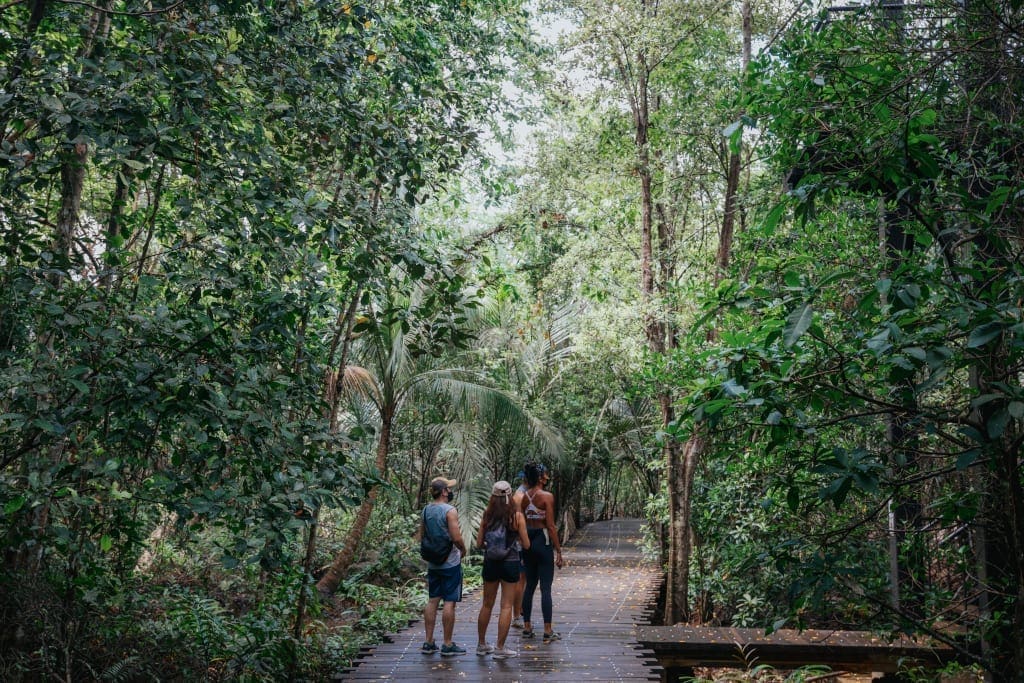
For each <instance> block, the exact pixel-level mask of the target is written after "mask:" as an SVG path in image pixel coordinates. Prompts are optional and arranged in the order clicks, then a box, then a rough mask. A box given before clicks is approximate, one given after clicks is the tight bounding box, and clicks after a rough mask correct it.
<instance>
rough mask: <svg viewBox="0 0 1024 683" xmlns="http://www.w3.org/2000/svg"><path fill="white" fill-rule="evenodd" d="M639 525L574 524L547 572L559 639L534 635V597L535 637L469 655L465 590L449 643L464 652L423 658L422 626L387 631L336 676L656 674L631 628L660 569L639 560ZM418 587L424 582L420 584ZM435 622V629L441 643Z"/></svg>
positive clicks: (470, 623) (491, 630) (470, 626)
mask: <svg viewBox="0 0 1024 683" xmlns="http://www.w3.org/2000/svg"><path fill="white" fill-rule="evenodd" d="M641 525H642V522H641V521H640V520H635V519H616V520H610V521H603V522H595V523H593V524H589V525H587V526H585V527H583V528H582V529H580V530H579V531H578V532H577V533H576V535H575V536H574V537H573V538H572V539H571V540H570V542H569V543H567V544H566V547H565V559H566V561H567V563H568V564H567V566H566V567H564V568H563V569H561V570H556V574H555V582H554V588H553V590H552V597H553V599H554V624H555V630H556V631H558V632H560V633H561V634H562V640H560V641H556V642H553V643H549V644H544V643H543V642H542V641H541V639H540V637H539V633H540V628H539V626H540V621H541V617H540V595H539V590H538V594H537V595H536V596H535V597H534V617H535V619H534V625H535V627H536V628H537V631H538V637H536V638H533V639H531V640H528V639H524V638H523V637H522V635H521V632H520V631H517V630H515V629H513V630H512V631H511V632H510V633H509V638H508V642H507V643H506V645H507V646H508V647H511V648H513V649H515V650H518V651H519V655H520V656H519V657H515V658H511V659H507V660H504V661H497V660H494V659H492V658H491V657H478V656H477V655H475V654H474V650H475V649H476V617H477V614H478V612H479V609H480V599H481V595H482V591H474V592H473V593H472V594H470V595H468V596H466V598H464V599H463V601H462V602H461V603H459V605H458V607H457V609H456V618H455V642H457V643H459V644H460V645H462V646H463V647H465V648H466V649H467V650H468V651H469V653H468V654H467V655H465V656H461V657H449V658H442V657H440V656H439V655H423V654H421V653H420V651H419V648H420V645H421V643H422V642H423V625H422V623H421V622H419V621H417V622H415V623H414V624H413V625H411V626H410V627H409V628H406V629H404V630H402V631H401V632H399V633H396V634H391V635H389V636H388V639H387V640H388V642H385V643H382V644H380V645H378V646H376V647H373V648H370V649H368V650H367V652H365V653H364V654H363V655H361V657H360V659H359V660H357V662H356V664H355V665H354V666H353V668H352V669H351V670H349V671H346V672H343V673H341V674H340V675H339V677H338V680H342V681H368V680H375V681H382V680H400V681H408V682H412V681H524V682H525V681H541V680H543V681H587V680H590V681H621V680H651V681H658V680H661V676H662V669H661V666H660V665H659V664H658V663H657V660H656V659H655V657H654V654H653V652H651V651H650V650H646V649H644V648H643V647H642V646H641V645H640V644H639V643H638V642H637V629H638V627H639V626H641V625H642V624H645V623H647V622H648V616H649V615H648V614H647V610H648V609H649V608H650V605H651V604H653V602H654V597H655V593H656V592H657V590H658V586H659V581H660V580H661V577H660V574H659V572H658V570H657V568H656V567H654V566H652V565H650V564H648V563H647V562H645V561H644V559H643V557H642V555H641V553H640V549H639V540H640V528H641ZM424 590H426V587H425V586H424ZM497 619H498V609H497V605H495V609H494V611H493V613H492V616H491V624H490V626H489V627H488V630H487V638H488V642H490V643H491V644H492V645H493V644H494V639H495V638H496V636H497V630H498V622H497ZM440 622H441V620H440V615H438V623H437V627H436V629H435V637H436V638H437V639H438V641H439V640H440V635H441V623H440Z"/></svg>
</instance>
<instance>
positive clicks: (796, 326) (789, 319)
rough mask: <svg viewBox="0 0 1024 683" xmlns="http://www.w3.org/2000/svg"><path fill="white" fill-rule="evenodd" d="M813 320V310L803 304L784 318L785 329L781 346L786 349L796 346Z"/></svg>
mask: <svg viewBox="0 0 1024 683" xmlns="http://www.w3.org/2000/svg"><path fill="white" fill-rule="evenodd" d="M813 320H814V309H813V308H812V307H811V305H810V304H803V305H802V306H800V307H798V308H796V309H794V310H793V312H791V313H790V314H789V315H788V316H786V327H785V330H784V332H783V344H785V346H786V347H787V348H790V347H792V346H793V345H794V344H796V342H797V340H799V339H800V337H801V336H803V334H804V332H806V331H807V330H808V328H810V326H811V322H812V321H813Z"/></svg>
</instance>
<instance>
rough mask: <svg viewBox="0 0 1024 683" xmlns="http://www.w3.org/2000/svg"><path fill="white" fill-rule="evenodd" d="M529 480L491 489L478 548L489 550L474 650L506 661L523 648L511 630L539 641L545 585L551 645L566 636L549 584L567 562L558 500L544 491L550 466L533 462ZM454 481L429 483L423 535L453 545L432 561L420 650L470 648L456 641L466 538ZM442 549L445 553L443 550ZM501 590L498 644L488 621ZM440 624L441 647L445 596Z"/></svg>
mask: <svg viewBox="0 0 1024 683" xmlns="http://www.w3.org/2000/svg"><path fill="white" fill-rule="evenodd" d="M521 474H522V479H523V483H522V484H521V485H520V486H519V488H518V489H516V490H515V491H513V489H512V485H511V484H510V483H509V482H507V481H498V482H495V483H494V486H493V487H492V488H491V497H490V500H489V501H488V503H487V509H486V510H485V511H484V515H483V519H482V520H481V522H480V530H479V531H478V532H477V537H476V546H477V547H478V548H483V549H484V564H483V571H482V575H483V581H484V585H483V602H482V604H481V606H480V614H479V615H478V616H477V646H476V653H477V654H478V655H481V656H485V655H491V656H492V657H493V658H494V659H507V658H509V657H515V656H517V655H518V654H519V653H518V652H516V651H515V650H513V649H510V648H509V647H508V646H507V644H506V640H507V638H508V634H509V630H510V629H511V628H518V629H522V637H523V638H534V637H536V636H535V633H534V628H533V621H532V617H533V596H534V593H535V592H536V590H537V586H540V595H541V599H540V605H541V614H542V615H543V617H544V631H543V634H542V636H541V638H542V639H543V641H544V642H545V643H550V642H552V641H555V640H558V639H559V638H561V636H560V635H559V634H558V633H557V632H555V630H554V629H553V628H552V620H551V619H552V602H551V583H552V581H553V580H554V576H555V567H559V568H561V567H562V546H561V543H560V541H559V539H558V532H557V530H556V528H555V497H554V495H553V494H552V493H551V492H550V491H547V490H545V487H546V486H547V485H548V482H549V481H550V480H551V475H550V473H549V472H548V470H547V468H546V467H544V465H542V464H539V463H533V462H531V463H527V464H526V466H525V467H524V468H523V472H522V473H521ZM457 483H458V482H457V481H455V480H454V479H446V478H444V477H437V478H436V479H434V480H433V481H431V482H430V496H431V498H432V499H433V500H432V501H431V502H430V503H429V504H428V505H427V506H426V507H425V508H424V509H423V515H422V528H421V530H420V531H421V534H422V535H424V536H429V537H433V538H436V537H445V536H447V538H449V539H451V542H452V549H451V552H450V553H449V554H448V557H447V559H446V560H445V561H444V562H441V563H434V562H429V561H428V563H427V595H428V600H427V606H426V607H425V608H424V610H423V626H424V628H425V629H426V640H425V641H423V647H422V648H421V650H420V651H421V652H423V654H427V655H429V654H434V653H435V652H440V654H441V656H443V657H452V656H457V655H464V654H466V649H465V648H464V647H460V646H459V645H457V644H456V643H455V642H454V641H453V640H452V634H453V632H454V630H455V604H456V603H457V602H459V601H460V600H461V599H462V558H463V557H465V556H466V543H465V541H464V539H463V537H462V532H461V530H460V529H459V514H458V512H457V511H456V509H455V507H454V506H452V504H451V503H452V500H453V499H454V497H455V492H454V487H455V486H456V484H457ZM442 552H443V551H442ZM499 587H500V588H501V606H500V610H501V611H500V612H499V615H498V637H497V640H496V641H495V645H494V646H492V645H490V644H489V643H488V642H487V626H488V624H489V623H490V621H491V613H492V611H493V609H494V602H495V599H496V597H497V595H498V588H499ZM442 600H443V601H444V607H443V608H442V612H441V627H442V629H441V630H442V633H443V637H444V641H443V643H442V644H441V647H440V648H438V646H437V644H436V643H435V642H434V626H435V624H436V623H437V610H438V606H439V605H440V603H441V601H442Z"/></svg>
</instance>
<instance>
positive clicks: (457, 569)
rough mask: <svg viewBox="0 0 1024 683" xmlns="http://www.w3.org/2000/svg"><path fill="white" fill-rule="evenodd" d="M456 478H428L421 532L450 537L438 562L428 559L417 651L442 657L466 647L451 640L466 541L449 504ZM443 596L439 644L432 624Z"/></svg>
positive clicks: (449, 655)
mask: <svg viewBox="0 0 1024 683" xmlns="http://www.w3.org/2000/svg"><path fill="white" fill-rule="evenodd" d="M457 483H458V482H457V481H455V480H454V479H445V478H444V477H436V478H435V479H434V480H433V481H431V482H430V496H431V498H433V501H432V502H431V503H430V504H429V505H427V506H426V507H425V508H423V515H422V520H421V522H420V524H421V528H420V532H421V533H422V534H429V535H430V536H431V537H435V536H447V537H448V538H450V539H451V540H452V550H451V552H450V553H448V558H447V559H446V560H445V561H444V562H443V563H441V564H434V563H432V562H428V563H427V597H428V600H427V606H426V607H424V608H423V626H424V628H425V629H426V640H424V641H423V647H422V648H420V651H421V652H422V653H423V654H425V655H432V654H434V653H435V652H438V651H440V653H441V656H442V657H453V656H457V655H464V654H466V648H464V647H460V646H458V645H456V644H455V643H454V642H453V641H452V633H453V632H454V631H455V603H457V602H459V601H460V600H462V558H463V557H465V555H466V544H465V543H464V542H463V540H462V531H461V530H460V529H459V513H458V511H457V510H456V509H455V507H454V506H452V505H451V502H452V500H454V499H455V492H454V491H453V490H452V488H453V487H454V486H455V485H456V484H457ZM441 600H444V607H443V609H442V612H441V630H442V633H443V635H444V643H443V644H442V645H441V647H440V648H438V647H437V644H436V643H435V642H434V625H435V624H436V623H437V607H438V604H439V603H440V602H441Z"/></svg>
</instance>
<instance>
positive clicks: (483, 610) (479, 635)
mask: <svg viewBox="0 0 1024 683" xmlns="http://www.w3.org/2000/svg"><path fill="white" fill-rule="evenodd" d="M497 594H498V582H497V581H485V582H484V595H483V599H482V601H481V602H480V614H478V615H477V617H476V644H477V645H484V644H485V643H487V624H489V623H490V622H491V610H493V609H494V598H495V596H496V595H497ZM501 599H502V603H503V607H504V601H505V593H504V591H502V594H501ZM499 626H500V622H499ZM499 633H500V631H499Z"/></svg>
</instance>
